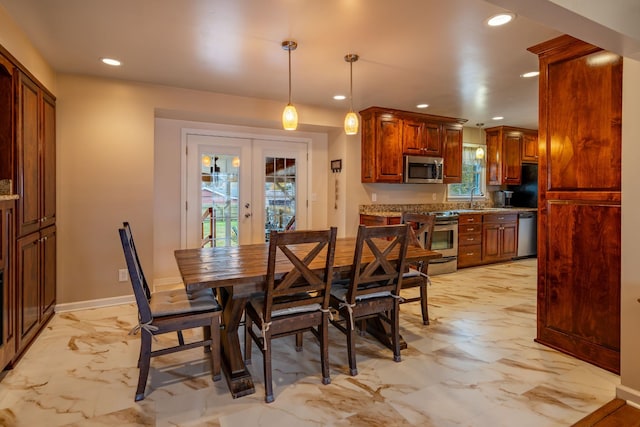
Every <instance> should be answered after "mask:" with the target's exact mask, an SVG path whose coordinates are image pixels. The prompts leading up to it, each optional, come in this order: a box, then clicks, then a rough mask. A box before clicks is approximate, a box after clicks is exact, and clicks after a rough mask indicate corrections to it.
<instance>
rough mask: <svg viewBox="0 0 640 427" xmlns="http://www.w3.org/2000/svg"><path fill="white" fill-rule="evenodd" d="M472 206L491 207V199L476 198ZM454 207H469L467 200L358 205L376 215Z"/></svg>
mask: <svg viewBox="0 0 640 427" xmlns="http://www.w3.org/2000/svg"><path fill="white" fill-rule="evenodd" d="M473 207H474V208H490V207H493V206H492V203H491V201H488V200H478V201H477V202H476V201H474V202H473ZM456 209H469V202H468V201H464V202H462V201H461V202H448V203H421V204H409V205H399V204H393V205H385V204H376V205H360V212H359V213H361V214H367V215H376V214H380V213H384V212H387V213H388V212H397V213H401V212H440V211H449V210H456Z"/></svg>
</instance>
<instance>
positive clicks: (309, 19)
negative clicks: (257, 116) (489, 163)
mask: <svg viewBox="0 0 640 427" xmlns="http://www.w3.org/2000/svg"><path fill="white" fill-rule="evenodd" d="M492 3H498V4H500V3H502V5H503V6H504V3H509V0H497V1H493V2H492ZM512 3H516V4H517V3H523V2H522V1H520V2H518V1H517V0H514V1H512ZM530 3H531V2H529V4H530ZM535 3H536V4H538V3H545V4H546V3H548V2H546V1H544V2H542V1H541V0H536V2H535ZM0 6H3V7H4V8H5V9H6V10H7V12H8V13H9V15H11V16H12V17H13V19H14V20H15V21H16V22H17V23H18V24H19V25H20V27H21V28H22V29H23V30H24V31H25V32H26V34H27V35H28V37H29V38H30V39H31V40H32V42H33V43H34V44H35V46H36V47H37V48H38V49H39V50H40V51H41V52H42V54H43V55H44V57H45V59H46V60H47V61H48V62H49V63H50V64H51V65H52V67H53V68H54V69H55V70H56V71H57V72H61V73H75V74H87V75H94V76H103V77H109V78H116V79H125V80H134V81H141V82H149V83H155V84H161V85H169V86H177V87H183V88H191V89H198V90H206V91H212V92H221V93H227V94H234V95H241V96H249V97H256V98H265V99H272V100H278V101H281V102H282V103H283V107H284V104H286V102H287V96H288V86H287V85H288V79H287V67H288V62H287V61H288V60H287V53H286V51H284V50H283V49H282V48H281V42H282V41H283V40H287V39H291V40H295V41H297V42H298V49H297V50H295V51H294V52H292V55H291V58H292V59H291V62H292V86H293V87H292V93H293V94H292V98H293V99H292V101H293V103H294V104H297V105H299V107H298V108H299V110H301V109H302V107H300V105H316V106H322V107H327V108H334V109H339V110H345V111H346V110H347V109H348V101H335V100H333V98H332V97H333V95H335V94H345V95H348V89H349V65H348V63H346V62H345V61H344V56H345V54H347V53H356V54H358V55H360V60H359V61H358V62H356V63H354V64H353V89H354V94H353V103H354V109H356V110H360V109H363V108H366V107H369V106H372V105H377V106H383V107H391V108H397V109H402V110H411V111H423V112H426V113H430V114H437V115H444V116H453V117H460V118H465V119H468V120H469V122H468V123H469V124H470V125H472V126H474V125H475V124H476V123H485V126H492V125H496V124H506V125H513V126H523V127H530V128H537V121H538V117H537V114H538V113H537V88H538V81H537V78H533V79H523V78H521V77H520V74H522V73H524V72H527V71H532V70H536V69H537V64H538V60H537V57H536V56H535V55H534V54H532V53H530V52H528V51H527V50H526V49H527V48H528V47H530V46H532V45H535V44H537V43H540V42H543V41H546V40H548V39H550V38H553V37H555V36H557V35H559V34H561V33H560V32H558V31H556V30H554V29H551V28H550V27H546V26H544V25H541V24H539V23H536V22H534V21H532V20H530V19H527V18H525V16H524V15H518V16H517V17H516V20H515V21H514V22H513V23H511V24H509V25H507V26H504V27H500V28H489V27H488V26H487V25H485V20H486V19H487V18H488V17H489V16H491V15H492V14H494V13H496V12H501V11H504V10H505V9H503V8H501V7H498V6H495V5H494V4H491V3H488V2H486V1H482V0H393V1H391V0H108V1H105V0H0ZM516 8H517V5H515V6H514V9H513V10H516ZM532 15H535V13H531V14H530V15H529V16H532ZM634 28H635V27H634ZM105 56H107V57H115V58H118V59H120V60H122V62H123V66H122V67H120V68H109V67H106V66H104V65H102V64H101V63H100V62H99V58H100V57H105ZM418 103H428V104H430V107H429V108H427V109H426V110H418V109H417V108H415V106H416V104H418ZM496 115H500V116H504V120H503V121H502V122H500V123H496V122H493V121H492V120H491V117H493V116H496ZM302 116H303V114H302V113H301V117H302Z"/></svg>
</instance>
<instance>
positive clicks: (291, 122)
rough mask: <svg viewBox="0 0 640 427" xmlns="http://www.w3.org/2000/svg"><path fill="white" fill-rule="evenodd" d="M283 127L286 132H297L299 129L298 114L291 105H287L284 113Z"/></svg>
mask: <svg viewBox="0 0 640 427" xmlns="http://www.w3.org/2000/svg"><path fill="white" fill-rule="evenodd" d="M282 127H284V129H285V130H296V128H297V127H298V112H297V111H296V107H294V106H293V105H291V104H287V106H286V107H284V111H283V112H282Z"/></svg>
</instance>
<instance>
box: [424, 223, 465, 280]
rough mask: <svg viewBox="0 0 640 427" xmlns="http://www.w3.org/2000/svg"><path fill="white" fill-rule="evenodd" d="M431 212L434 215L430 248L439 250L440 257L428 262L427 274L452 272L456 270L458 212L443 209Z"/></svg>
mask: <svg viewBox="0 0 640 427" xmlns="http://www.w3.org/2000/svg"><path fill="white" fill-rule="evenodd" d="M431 214H432V215H435V216H436V222H435V225H434V227H433V240H432V243H431V249H433V250H434V251H437V252H440V253H441V254H442V258H439V259H435V260H432V261H431V262H430V263H429V275H438V274H445V273H453V272H454V271H456V270H458V213H457V212H455V211H443V212H431ZM422 238H424V236H422ZM423 242H424V240H423Z"/></svg>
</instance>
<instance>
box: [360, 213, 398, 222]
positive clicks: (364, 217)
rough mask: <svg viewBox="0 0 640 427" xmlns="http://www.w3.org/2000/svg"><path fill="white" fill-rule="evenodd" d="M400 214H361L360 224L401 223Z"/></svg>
mask: <svg viewBox="0 0 640 427" xmlns="http://www.w3.org/2000/svg"><path fill="white" fill-rule="evenodd" d="M400 220H401V218H400V217H399V216H383V215H368V214H360V224H362V225H392V224H400Z"/></svg>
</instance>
